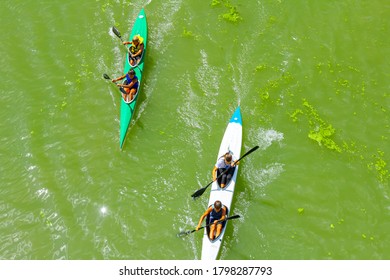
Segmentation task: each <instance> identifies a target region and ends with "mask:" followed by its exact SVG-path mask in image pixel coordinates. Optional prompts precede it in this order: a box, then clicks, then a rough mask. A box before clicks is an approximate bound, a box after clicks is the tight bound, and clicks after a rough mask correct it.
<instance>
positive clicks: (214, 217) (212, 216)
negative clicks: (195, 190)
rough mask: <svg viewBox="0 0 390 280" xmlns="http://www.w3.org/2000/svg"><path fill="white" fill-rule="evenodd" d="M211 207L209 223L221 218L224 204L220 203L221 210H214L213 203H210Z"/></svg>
mask: <svg viewBox="0 0 390 280" xmlns="http://www.w3.org/2000/svg"><path fill="white" fill-rule="evenodd" d="M211 207H213V210H212V211H211V213H210V223H212V222H213V221H216V220H220V219H221V218H222V211H223V209H224V208H225V206H224V205H223V204H222V207H221V210H219V212H217V211H215V209H214V205H212V206H211ZM225 211H226V209H225Z"/></svg>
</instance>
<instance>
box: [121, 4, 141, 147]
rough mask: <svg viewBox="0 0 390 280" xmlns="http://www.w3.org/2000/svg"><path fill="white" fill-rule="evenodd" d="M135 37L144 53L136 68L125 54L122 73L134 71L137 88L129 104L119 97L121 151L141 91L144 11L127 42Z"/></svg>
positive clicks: (135, 23)
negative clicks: (140, 39) (141, 39)
mask: <svg viewBox="0 0 390 280" xmlns="http://www.w3.org/2000/svg"><path fill="white" fill-rule="evenodd" d="M135 35H140V36H141V37H142V38H143V43H144V51H143V53H142V58H141V61H140V62H139V63H138V65H137V66H131V65H130V62H129V54H128V53H127V54H126V61H125V68H124V73H125V74H126V73H127V72H128V71H129V70H130V68H133V69H134V71H135V75H136V76H137V78H138V84H139V86H138V90H137V94H136V95H135V96H134V98H133V100H131V101H130V102H126V101H125V100H123V98H122V97H121V113H120V136H119V145H120V148H121V149H122V147H123V143H124V141H125V138H126V134H127V129H128V128H129V125H130V122H131V119H132V117H133V115H134V110H135V106H136V104H137V99H138V95H139V94H140V91H141V83H142V74H143V69H144V60H145V53H146V45H147V38H148V24H147V21H146V14H145V11H144V9H142V10H141V11H140V12H139V14H138V16H137V19H136V20H135V22H134V26H133V29H132V30H131V33H130V36H129V41H131V39H132V38H133V37H134V36H135Z"/></svg>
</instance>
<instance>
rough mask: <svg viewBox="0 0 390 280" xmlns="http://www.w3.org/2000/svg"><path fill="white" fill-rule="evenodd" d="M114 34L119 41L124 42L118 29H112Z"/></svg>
mask: <svg viewBox="0 0 390 280" xmlns="http://www.w3.org/2000/svg"><path fill="white" fill-rule="evenodd" d="M112 32H114V34H115V35H116V36H117V37H118V38H119V39H121V40H122V35H121V33H120V32H119V31H118V29H116V27H115V26H113V27H112Z"/></svg>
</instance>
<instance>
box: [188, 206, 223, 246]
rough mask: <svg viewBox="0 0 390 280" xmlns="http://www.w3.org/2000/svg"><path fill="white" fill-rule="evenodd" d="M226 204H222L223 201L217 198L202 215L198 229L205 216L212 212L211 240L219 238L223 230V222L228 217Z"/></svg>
mask: <svg viewBox="0 0 390 280" xmlns="http://www.w3.org/2000/svg"><path fill="white" fill-rule="evenodd" d="M226 211H227V209H226V206H224V205H222V202H221V201H219V200H216V201H215V202H214V204H213V205H211V206H210V207H209V208H208V209H207V210H206V211H205V212H204V213H203V215H202V216H201V217H200V220H199V223H198V226H197V227H196V230H199V228H200V227H201V224H202V222H203V220H204V218H206V217H207V215H209V214H210V222H209V223H210V224H211V225H210V235H209V238H210V240H214V239H215V238H217V237H218V236H219V235H220V234H221V231H222V222H223V221H224V220H225V219H226Z"/></svg>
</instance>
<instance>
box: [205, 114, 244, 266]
mask: <svg viewBox="0 0 390 280" xmlns="http://www.w3.org/2000/svg"><path fill="white" fill-rule="evenodd" d="M241 143H242V119H241V111H240V107H237V109H236V111H235V112H234V114H233V116H232V117H231V119H230V121H229V124H228V125H227V128H226V130H225V134H224V135H223V138H222V142H221V146H220V148H219V152H218V157H217V159H219V158H220V157H222V156H223V155H224V154H226V153H227V152H228V151H230V153H231V154H232V155H233V160H237V159H239V158H240V153H241ZM237 173H238V165H237V166H236V167H235V170H234V173H233V176H232V179H231V180H230V182H228V183H227V185H226V186H225V187H224V188H223V189H222V188H221V187H220V186H219V183H218V181H215V182H213V184H212V186H211V190H210V199H209V202H208V204H207V207H209V206H210V205H212V204H214V202H215V201H216V200H220V201H221V202H222V204H223V205H224V206H226V207H227V209H228V213H227V216H231V215H232V211H231V204H232V200H233V195H234V188H235V187H236V179H237ZM206 223H208V221H207V220H206ZM227 223H228V221H226V222H225V223H224V224H223V225H224V226H223V229H222V231H221V234H220V235H219V236H218V237H217V238H215V239H214V240H210V239H209V237H208V230H209V229H208V228H207V227H206V228H205V230H204V235H203V245H202V258H201V259H202V260H215V259H216V258H217V256H218V253H219V249H220V247H221V244H222V240H223V237H224V234H225V230H226V226H227Z"/></svg>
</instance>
